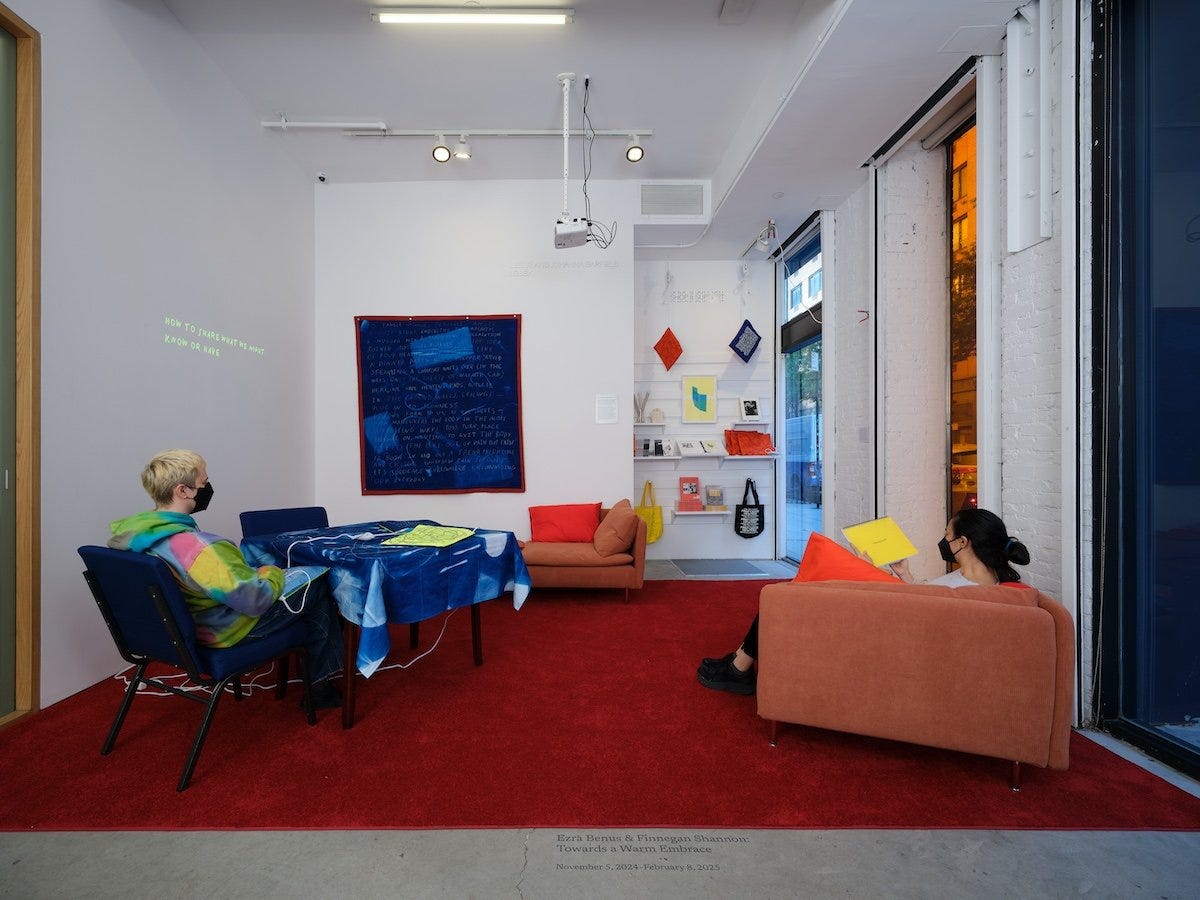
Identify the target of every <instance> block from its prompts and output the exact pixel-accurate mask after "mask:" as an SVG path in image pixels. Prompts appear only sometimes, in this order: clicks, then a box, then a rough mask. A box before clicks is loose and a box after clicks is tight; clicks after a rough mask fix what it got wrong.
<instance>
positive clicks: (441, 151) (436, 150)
mask: <svg viewBox="0 0 1200 900" xmlns="http://www.w3.org/2000/svg"><path fill="white" fill-rule="evenodd" d="M433 158H434V160H435V161H437V162H440V163H444V162H446V161H448V160H449V159H450V147H449V146H447V144H446V139H445V138H444V137H443V136H442V135H440V134H439V135H438V136H437V143H436V144H434V145H433Z"/></svg>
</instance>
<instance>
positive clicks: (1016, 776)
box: [1008, 761, 1021, 792]
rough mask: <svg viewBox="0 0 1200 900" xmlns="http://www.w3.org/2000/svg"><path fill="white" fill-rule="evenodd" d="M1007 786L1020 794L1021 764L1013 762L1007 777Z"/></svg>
mask: <svg viewBox="0 0 1200 900" xmlns="http://www.w3.org/2000/svg"><path fill="white" fill-rule="evenodd" d="M1008 786H1009V787H1010V788H1012V789H1013V791H1016V792H1020V790H1021V764H1020V763H1019V762H1016V761H1014V762H1013V764H1012V772H1011V773H1010V774H1009V777H1008Z"/></svg>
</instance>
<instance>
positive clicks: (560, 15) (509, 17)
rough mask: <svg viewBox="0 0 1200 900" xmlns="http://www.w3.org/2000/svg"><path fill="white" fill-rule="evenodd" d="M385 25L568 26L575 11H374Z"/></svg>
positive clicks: (447, 8) (403, 9)
mask: <svg viewBox="0 0 1200 900" xmlns="http://www.w3.org/2000/svg"><path fill="white" fill-rule="evenodd" d="M371 15H372V16H374V17H375V19H376V20H377V21H378V22H379V24H381V25H566V24H567V23H568V22H573V21H575V10H573V9H555V8H553V7H538V8H520V9H503V8H501V9H485V8H483V7H439V6H425V7H419V6H416V7H414V6H408V7H401V6H396V7H384V8H380V9H373V10H371Z"/></svg>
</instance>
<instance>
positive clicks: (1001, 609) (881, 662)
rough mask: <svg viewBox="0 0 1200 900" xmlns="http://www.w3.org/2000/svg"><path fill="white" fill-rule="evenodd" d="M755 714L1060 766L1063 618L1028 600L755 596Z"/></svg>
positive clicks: (1066, 696) (1066, 702)
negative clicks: (757, 598)
mask: <svg viewBox="0 0 1200 900" xmlns="http://www.w3.org/2000/svg"><path fill="white" fill-rule="evenodd" d="M759 611H760V620H759V645H758V652H759V659H758V689H757V696H758V714H759V715H760V716H762V717H763V718H765V719H769V720H771V722H772V726H771V743H772V744H774V743H775V740H776V737H777V734H778V724H779V723H780V722H794V723H798V724H802V725H811V726H815V727H817V728H828V729H831V730H834V731H846V732H850V733H853V734H863V735H870V736H872V737H879V738H888V739H890V740H896V741H907V742H909V743H914V744H925V745H928V746H931V747H942V748H946V749H949V750H960V751H964V752H967V753H978V754H981V755H984V756H996V757H1000V758H1001V759H1005V760H1008V761H1010V762H1011V763H1012V787H1013V789H1014V790H1018V789H1019V787H1020V776H1021V768H1020V766H1021V764H1022V763H1030V764H1033V765H1036V766H1042V767H1047V766H1048V767H1050V768H1054V769H1065V768H1067V762H1068V745H1069V740H1070V735H1071V722H1072V715H1073V697H1074V675H1075V673H1074V670H1075V629H1074V623H1073V621H1072V619H1071V615H1070V613H1068V612H1067V610H1066V609H1065V608H1064V607H1063V606H1062V604H1060V603H1058V602H1057V601H1055V600H1052V599H1051V598H1049V597H1047V596H1045V595H1044V594H1041V593H1039V592H1038V591H1035V590H1021V589H1014V588H1007V587H996V586H993V587H967V588H957V589H952V588H946V587H941V586H934V585H907V584H896V585H892V584H883V583H862V582H847V581H826V582H810V583H800V582H789V583H782V584H772V585H768V586H767V587H765V588H763V590H762V593H761V595H760V598H759Z"/></svg>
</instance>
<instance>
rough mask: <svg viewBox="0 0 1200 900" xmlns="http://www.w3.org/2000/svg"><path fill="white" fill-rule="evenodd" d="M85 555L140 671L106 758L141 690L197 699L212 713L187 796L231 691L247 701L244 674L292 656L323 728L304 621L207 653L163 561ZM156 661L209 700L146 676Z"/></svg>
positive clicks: (191, 759)
mask: <svg viewBox="0 0 1200 900" xmlns="http://www.w3.org/2000/svg"><path fill="white" fill-rule="evenodd" d="M79 555H80V557H81V558H82V559H83V563H84V565H85V566H86V567H87V568H86V571H84V573H83V577H84V579H85V580H86V581H87V584H88V587H89V588H91V590H92V596H93V597H95V598H96V604H97V605H98V606H99V607H100V613H101V615H103V616H104V621H105V623H106V624H107V625H108V630H109V631H110V632H111V633H112V638H113V641H114V642H115V643H116V645H117V650H118V651H119V652H120V654H121V657H122V658H123V659H124V660H125V661H126V662H129V663H131V664H133V665H135V666H137V669H136V671H135V672H134V674H133V677H132V678H131V679H130V680H129V687H128V688H127V689H126V691H125V696H124V697H123V698H122V700H121V705H120V708H119V709H118V710H117V717H116V719H115V720H114V721H113V724H112V728H110V729H109V732H108V737H107V738H106V739H105V741H104V746H103V747H101V749H100V753H101V755H107V754H108V753H109V751H111V750H112V748H113V745H114V744H115V743H116V740H117V735H118V733H119V732H120V731H121V725H122V724H123V723H124V721H125V715H126V713H128V712H129V707H130V705H131V704H132V703H133V698H134V697H135V696H136V695H137V692H138V689H139V688H140V687H141V686H142V685H153V686H154V687H156V688H159V689H161V690H164V691H169V692H171V693H172V694H176V695H178V696H180V697H186V698H187V699H189V700H195V701H197V702H199V703H202V704H204V706H205V711H204V717H203V719H202V720H201V722H200V728H199V730H198V731H197V732H196V739H195V740H194V741H193V743H192V750H191V753H189V754H188V758H187V762H186V763H185V764H184V767H183V774H182V775H180V777H179V784H178V786H177V787H176V790H178V791H182V790H184V789H185V788H187V786H188V782H189V781H191V778H192V771H193V770H194V769H195V768H196V761H197V760H198V759H199V758H200V750H201V749H202V748H203V746H204V739H205V738H206V737H207V736H208V728H209V726H210V725H211V724H212V720H213V714H214V713H216V711H217V703H218V702H219V701H220V699H221V695H222V694H223V693H224V692H225V687H226V686H227V685H229V684H232V685H233V688H234V697H235V698H236V699H237V700H239V701H240V700H241V699H242V683H241V676H242V675H244V674H245V673H247V672H249V671H251V670H253V669H255V668H258V667H259V666H262V665H263V664H265V663H267V662H270V661H271V660H273V659H275V658H276V657H281V656H284V655H286V654H288V653H295V654H296V655H297V658H298V659H299V660H300V671H301V675H302V678H303V680H304V696H305V704H304V711H305V713H306V715H307V718H308V724H309V725H315V724H316V721H317V718H316V714H315V712H314V710H313V708H312V702H311V699H310V698H311V697H312V691H311V687H312V683H311V680H310V678H309V671H308V654H307V651H306V650H305V649H304V638H305V634H306V626H305V624H304V623H303V622H302V621H300V620H299V619H297V621H296V622H295V623H294V624H293V625H291V626H289V627H288V628H285V629H283V630H281V631H279V632H277V633H275V634H272V635H269V636H267V637H264V638H263V639H262V640H255V641H250V642H244V643H241V644H238V645H235V646H233V647H229V648H227V649H216V648H213V647H205V646H203V645H202V644H200V643H199V641H198V640H197V639H196V626H195V623H194V622H193V620H192V616H191V613H190V612H189V611H188V608H187V603H186V601H185V600H184V598H183V594H182V593H181V592H180V590H179V585H178V583H177V582H176V580H175V576H174V574H173V573H172V572H171V569H170V567H168V566H167V564H166V563H164V562H163V561H162V560H161V559H159V558H157V557H155V556H151V555H149V554H146V553H133V552H131V551H129V550H110V549H108V548H107V547H80V548H79ZM152 662H162V663H166V664H168V665H170V666H173V667H175V668H176V669H182V670H183V671H184V672H186V673H187V675H188V678H190V679H191V680H192V681H193V682H194V683H196V684H199V685H203V686H204V687H207V688H208V692H207V694H203V693H195V692H188V691H184V690H181V689H180V688H178V687H176V686H174V685H172V684H168V683H165V682H163V681H160V680H158V679H156V678H147V677H146V667H147V666H148V665H149V664H150V663H152ZM286 691H287V679H286V677H283V676H281V677H280V678H279V681H278V684H277V686H276V692H275V693H276V697H283V696H284V695H285V694H286Z"/></svg>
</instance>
